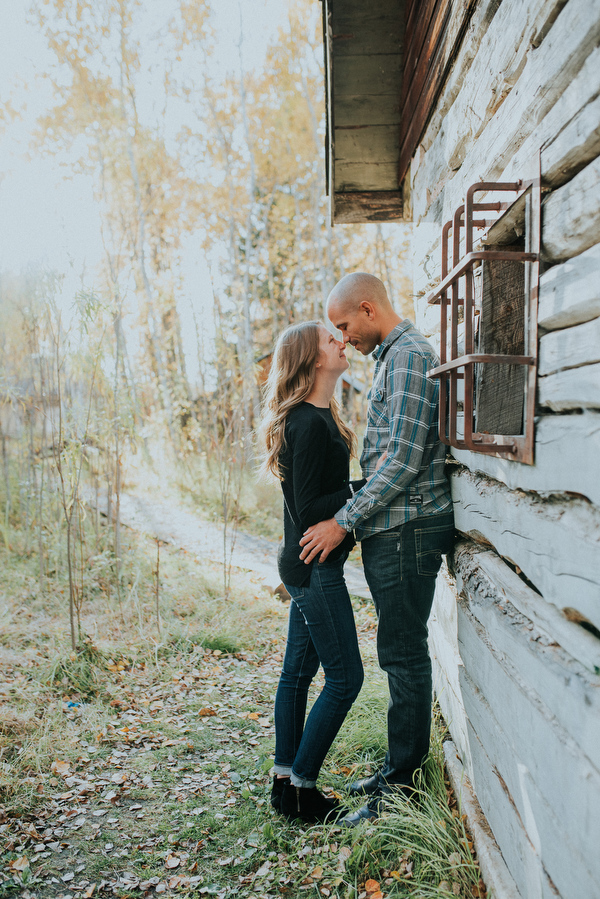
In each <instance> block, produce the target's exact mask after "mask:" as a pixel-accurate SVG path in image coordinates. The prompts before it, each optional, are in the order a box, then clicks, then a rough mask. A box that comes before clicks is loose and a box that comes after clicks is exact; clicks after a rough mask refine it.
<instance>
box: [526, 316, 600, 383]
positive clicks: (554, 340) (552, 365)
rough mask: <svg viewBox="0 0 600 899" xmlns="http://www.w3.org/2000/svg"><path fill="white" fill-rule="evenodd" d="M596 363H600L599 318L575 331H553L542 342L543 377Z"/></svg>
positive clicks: (539, 363)
mask: <svg viewBox="0 0 600 899" xmlns="http://www.w3.org/2000/svg"><path fill="white" fill-rule="evenodd" d="M595 362H600V317H599V318H595V319H593V320H592V321H589V322H584V323H583V324H581V325H574V326H573V327H572V328H565V329H564V330H561V331H551V332H550V333H549V334H545V335H544V336H543V337H542V338H541V339H540V354H539V362H538V374H539V375H540V376H542V375H551V374H552V373H553V372H555V371H563V370H564V369H568V368H577V367H578V366H580V365H592V364H593V363H595Z"/></svg>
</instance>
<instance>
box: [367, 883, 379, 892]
mask: <svg viewBox="0 0 600 899" xmlns="http://www.w3.org/2000/svg"><path fill="white" fill-rule="evenodd" d="M378 889H379V881H378V880H367V882H366V883H365V890H366V891H367V893H375V892H377V890H378Z"/></svg>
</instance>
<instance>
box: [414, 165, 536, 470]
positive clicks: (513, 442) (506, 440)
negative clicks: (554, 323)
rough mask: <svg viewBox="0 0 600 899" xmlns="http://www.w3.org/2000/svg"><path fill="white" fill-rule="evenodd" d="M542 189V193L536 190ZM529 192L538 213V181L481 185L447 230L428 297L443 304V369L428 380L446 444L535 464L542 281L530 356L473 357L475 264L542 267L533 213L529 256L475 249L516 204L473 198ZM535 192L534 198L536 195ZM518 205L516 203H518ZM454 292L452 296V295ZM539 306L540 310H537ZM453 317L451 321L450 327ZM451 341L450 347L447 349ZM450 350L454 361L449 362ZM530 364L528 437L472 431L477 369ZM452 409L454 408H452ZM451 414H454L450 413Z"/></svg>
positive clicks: (532, 300)
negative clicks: (435, 383)
mask: <svg viewBox="0 0 600 899" xmlns="http://www.w3.org/2000/svg"><path fill="white" fill-rule="evenodd" d="M536 187H537V189H536ZM527 190H529V191H530V192H531V197H530V201H531V202H532V203H535V202H537V204H538V205H537V211H538V213H539V184H538V185H537V186H536V185H535V184H534V183H533V182H527V183H523V182H521V181H516V182H492V181H482V182H478V183H477V184H473V185H471V187H469V189H468V191H467V195H466V198H465V203H464V204H463V205H461V206H459V207H458V209H457V210H456V212H455V214H454V217H453V218H452V219H451V220H450V221H448V222H446V223H445V225H444V226H443V228H442V280H441V283H440V284H439V286H438V288H437V290H436V291H435V292H434V293H432V294H431V295H430V296H429V297H428V302H429V303H430V304H438V305H440V307H441V308H440V311H441V346H440V365H439V366H438V367H437V368H435V369H432V370H431V371H429V372H428V373H427V374H428V377H431V378H439V379H440V382H441V383H440V402H439V416H440V417H439V422H440V423H439V431H440V438H441V440H442V441H443V442H444V443H446V444H447V445H449V446H454V447H456V448H459V449H470V450H475V451H477V452H491V453H495V454H499V455H503V456H507V457H509V458H512V459H514V460H516V461H521V462H527V463H529V464H531V463H532V462H533V415H534V411H535V410H534V396H535V370H536V364H537V330H536V327H535V322H536V320H537V277H533V274H532V275H531V276H530V278H529V290H528V293H529V303H528V304H527V307H528V311H527V312H526V316H527V317H528V318H529V321H528V322H527V323H526V332H527V349H529V353H530V354H528V355H498V354H490V353H476V352H474V349H475V347H474V318H475V314H476V313H475V304H474V268H475V265H476V264H478V263H481V262H483V261H485V260H487V261H496V260H497V261H512V262H522V263H524V264H530V265H531V266H532V267H535V275H536V276H537V269H538V264H539V218H538V221H537V222H536V221H534V220H533V216H532V215H531V214H529V219H530V221H529V230H528V242H529V248H528V250H527V252H522V251H516V250H508V249H507V250H502V249H482V250H475V251H474V250H473V237H474V233H473V232H474V229H475V228H479V229H486V228H489V227H490V226H491V225H493V224H494V222H496V221H497V220H498V218H499V217H500V215H501V214H503V213H504V212H505V211H506V210H507V209H508V208H509V207H510V206H511V205H512V203H503V202H482V203H476V202H475V201H474V197H475V194H476V193H481V192H486V193H489V192H497V191H500V192H510V193H513V194H517V197H515V199H518V198H519V197H520V196H522V195H523V193H525V192H526V191H527ZM534 193H535V197H534V196H533V194H534ZM513 203H514V200H513ZM488 212H492V213H496V215H495V216H494V217H492V218H490V219H488V218H487V217H486V218H480V217H478V218H475V217H474V216H475V214H477V215H478V216H479V214H480V213H488ZM463 228H464V255H463V256H462V258H461V255H460V246H461V230H462V229H463ZM450 237H451V238H452V269H451V270H450V271H449V270H448V269H449V259H450V252H449V251H450ZM461 279H462V280H463V282H464V297H460V295H459V293H460V291H459V284H460V282H461ZM449 293H450V296H448V294H449ZM460 307H462V309H463V319H464V325H465V335H464V353H463V354H461V355H460V356H459V355H458V325H459V308H460ZM534 307H535V308H534ZM448 313H449V319H450V321H449V322H448ZM448 336H449V337H450V346H449V348H448ZM448 349H449V356H450V358H448ZM486 363H492V364H497V365H498V364H500V365H526V366H528V368H529V371H530V377H529V378H528V379H527V388H526V389H527V397H526V401H525V410H524V421H525V434H524V435H514V436H505V435H496V434H485V433H476V432H474V431H473V397H474V378H475V365H477V364H486ZM459 380H462V381H464V432H463V437H462V438H460V437H459V436H458V411H459V410H458V403H459V399H458V382H459ZM448 406H449V409H448ZM448 412H449V414H448Z"/></svg>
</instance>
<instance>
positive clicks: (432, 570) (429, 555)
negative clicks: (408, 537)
mask: <svg viewBox="0 0 600 899" xmlns="http://www.w3.org/2000/svg"><path fill="white" fill-rule="evenodd" d="M453 545H454V528H449V527H447V526H440V527H426V528H416V529H415V555H416V559H417V574H420V575H422V576H423V577H435V576H436V575H437V573H438V571H439V570H440V566H441V564H442V555H444V554H446V553H449V552H450V551H451V549H452V547H453Z"/></svg>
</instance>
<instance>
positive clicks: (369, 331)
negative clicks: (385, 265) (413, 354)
mask: <svg viewBox="0 0 600 899" xmlns="http://www.w3.org/2000/svg"><path fill="white" fill-rule="evenodd" d="M327 315H328V316H329V319H330V321H331V323H332V324H333V325H334V326H335V327H336V328H338V330H340V331H341V332H342V338H343V340H344V342H345V343H346V344H348V343H349V344H350V345H351V346H353V347H354V348H355V349H356V350H358V351H359V352H360V353H363V355H365V356H366V355H367V354H368V353H372V352H373V350H374V349H375V347H376V346H377V344H379V343H381V341H382V340H383V339H384V338H385V337H386V336H387V335H388V334H389V333H390V331H391V330H392V329H393V328H394V327H395V326H396V325H397V324H398V322H399V321H401V319H400V316H399V315H397V314H396V313H395V312H394V309H393V307H392V304H391V303H390V299H389V297H388V295H387V291H386V289H385V287H384V286H383V283H382V282H381V281H380V280H379V278H376V277H375V275H369V274H367V273H366V272H353V273H352V274H351V275H346V276H345V277H344V278H342V280H341V281H338V283H337V284H336V285H335V287H334V288H333V290H332V291H331V293H330V294H329V297H328V299H327Z"/></svg>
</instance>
